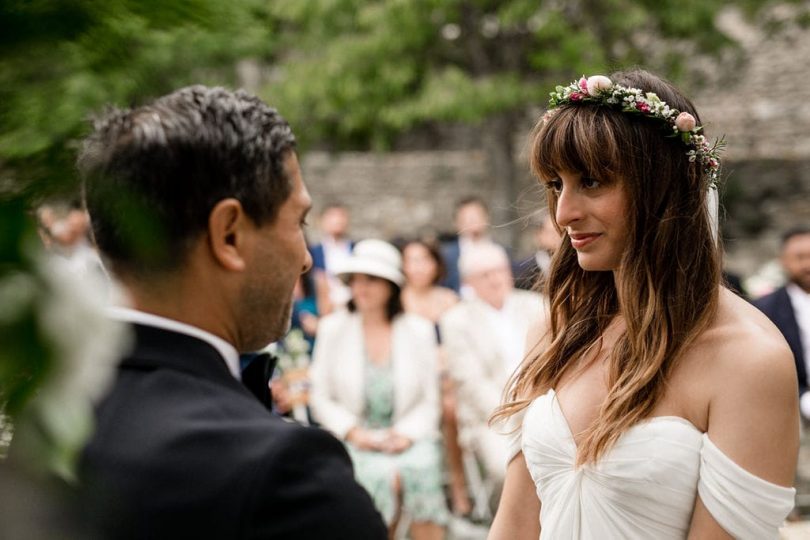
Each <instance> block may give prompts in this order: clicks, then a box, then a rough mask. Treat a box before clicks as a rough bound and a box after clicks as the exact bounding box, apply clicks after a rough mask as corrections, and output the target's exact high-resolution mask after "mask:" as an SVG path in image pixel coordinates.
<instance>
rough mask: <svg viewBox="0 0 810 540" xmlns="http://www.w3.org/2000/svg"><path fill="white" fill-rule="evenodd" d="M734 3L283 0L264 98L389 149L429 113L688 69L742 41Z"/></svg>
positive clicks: (310, 125)
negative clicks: (584, 80)
mask: <svg viewBox="0 0 810 540" xmlns="http://www.w3.org/2000/svg"><path fill="white" fill-rule="evenodd" d="M727 4H728V2H726V1H724V0H579V1H574V2H556V1H545V2H537V1H536V0H498V1H496V0H409V1H405V0H389V1H378V0H307V1H301V0H280V1H278V2H276V3H274V5H273V8H272V13H273V16H274V17H275V18H277V19H278V20H279V21H280V24H279V32H280V34H279V36H278V37H279V40H280V44H281V48H282V49H283V50H284V51H286V52H285V54H283V55H281V56H280V57H279V61H278V63H277V76H276V77H274V79H273V81H272V82H271V83H270V84H268V85H267V86H266V88H265V89H264V91H263V95H264V97H265V98H266V99H267V100H268V101H270V102H271V103H273V104H274V105H277V106H278V107H279V108H280V109H281V110H282V111H284V114H285V115H286V116H287V117H288V118H289V119H290V120H291V122H292V123H293V125H294V126H305V129H301V128H299V129H298V132H299V136H301V137H302V138H303V139H304V141H305V142H320V143H322V144H323V143H327V144H329V145H331V146H333V147H336V148H341V147H350V148H363V147H372V148H386V147H388V146H389V145H390V144H391V142H392V141H393V139H394V138H395V136H396V135H397V134H398V133H401V132H403V131H406V130H408V129H410V128H412V127H414V126H416V125H419V124H424V123H428V122H444V121H463V122H478V121H481V120H482V119H486V118H488V117H491V116H493V115H497V114H499V113H509V112H511V111H516V110H521V109H523V108H525V107H526V106H527V105H543V104H544V102H545V99H544V97H543V96H545V95H546V93H547V91H548V89H549V88H550V82H551V81H556V82H559V81H568V80H571V79H573V78H574V77H576V76H577V75H581V74H583V73H589V74H590V73H598V72H602V73H604V72H609V71H611V70H612V69H614V68H617V67H622V66H629V65H642V66H644V67H648V68H650V69H654V70H656V71H659V72H662V73H663V74H664V75H668V76H670V77H675V78H677V77H678V76H679V75H681V74H682V73H683V72H684V71H685V64H686V63H687V62H689V61H690V60H692V55H685V54H674V53H668V52H667V51H668V50H670V48H671V50H673V51H682V50H683V47H682V46H681V45H683V44H691V45H693V49H695V50H698V51H700V52H701V53H705V54H712V53H715V52H718V51H719V50H721V49H722V48H724V47H727V46H729V45H730V42H729V40H728V39H727V38H726V37H725V35H724V34H722V33H720V32H718V31H717V29H716V28H715V23H714V21H715V18H716V15H717V13H718V11H719V10H720V9H721V8H722V7H723V6H725V5H727ZM751 9H753V8H751Z"/></svg>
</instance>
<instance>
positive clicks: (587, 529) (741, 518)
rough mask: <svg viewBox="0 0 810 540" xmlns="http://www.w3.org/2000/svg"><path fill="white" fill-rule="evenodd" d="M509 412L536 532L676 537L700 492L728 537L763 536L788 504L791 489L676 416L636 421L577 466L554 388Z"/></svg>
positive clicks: (585, 539)
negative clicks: (530, 485)
mask: <svg viewBox="0 0 810 540" xmlns="http://www.w3.org/2000/svg"><path fill="white" fill-rule="evenodd" d="M513 418H514V421H516V422H517V423H518V425H519V426H520V428H519V429H518V430H517V431H515V432H513V434H512V436H511V452H510V459H511V457H513V456H514V455H515V454H517V452H518V451H520V450H522V451H523V456H524V459H525V461H526V465H527V467H528V469H529V474H530V475H531V477H532V479H533V480H534V483H535V486H536V487H537V496H538V497H539V498H540V501H541V510H540V524H541V534H540V536H541V538H543V539H546V538H549V539H560V538H564V539H569V538H570V539H580V540H592V539H593V540H596V539H598V540H610V539H624V540H627V539H648V538H655V539H668V538H672V539H675V538H677V539H683V538H686V536H687V534H688V531H689V525H690V522H691V517H692V510H693V509H694V506H695V497H696V496H697V495H698V494H699V495H700V498H701V500H702V501H703V504H704V505H705V506H706V508H707V509H708V510H709V512H710V513H711V514H712V516H713V517H714V518H715V520H717V522H718V523H719V524H720V525H721V526H722V527H723V528H724V529H725V530H726V531H728V532H729V534H731V535H733V536H734V537H735V538H741V539H765V538H768V539H770V538H777V536H778V528H779V527H780V526H781V525H782V522H783V521H784V519H785V517H786V516H787V514H788V513H789V512H790V510H791V509H792V508H793V502H794V495H795V490H794V489H792V488H786V487H782V486H778V485H775V484H772V483H770V482H767V481H765V480H763V479H761V478H759V477H756V476H754V475H752V474H751V473H749V472H747V471H745V470H744V469H742V468H741V467H740V466H739V465H737V464H736V463H734V462H733V461H732V460H731V459H730V458H729V457H728V456H726V455H725V454H723V453H722V452H721V451H720V450H719V449H718V448H717V447H716V446H715V445H714V443H712V441H711V440H710V439H709V437H708V435H706V434H704V433H702V432H700V431H699V430H698V429H697V428H696V427H695V426H694V425H692V424H691V423H690V422H689V421H687V420H685V419H683V418H679V417H675V416H662V417H656V418H651V419H649V420H646V421H644V422H641V423H639V424H636V425H634V426H633V427H631V428H630V429H629V430H628V431H627V432H625V433H624V434H623V435H622V437H621V438H620V439H619V441H618V442H617V444H616V445H615V446H614V447H612V448H611V449H610V450H608V452H607V453H606V454H605V455H604V456H603V457H602V458H601V459H600V460H599V461H598V462H597V463H596V464H595V465H584V466H581V467H578V468H577V467H576V466H575V460H576V444H575V443H574V438H573V436H572V435H571V430H570V429H569V426H568V423H567V422H566V419H565V416H564V415H563V412H562V410H561V409H560V405H559V403H558V401H557V396H556V394H555V393H554V391H553V390H549V392H548V393H546V394H544V395H542V396H540V397H538V398H537V399H535V400H534V401H533V402H532V404H531V405H529V407H527V408H526V409H525V410H524V411H523V413H521V415H520V416H519V417H518V416H517V415H516V416H515V417H513Z"/></svg>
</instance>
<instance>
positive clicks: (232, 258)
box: [208, 198, 256, 272]
mask: <svg viewBox="0 0 810 540" xmlns="http://www.w3.org/2000/svg"><path fill="white" fill-rule="evenodd" d="M255 229H256V225H255V224H254V223H253V220H251V219H250V217H249V216H248V215H247V214H246V213H245V209H244V208H243V207H242V203H241V202H239V201H238V200H237V199H234V198H228V199H223V200H221V201H219V202H218V203H217V204H216V205H215V206H214V208H213V209H212V210H211V213H210V214H209V215H208V248H209V251H210V253H211V256H212V258H213V259H214V261H216V263H217V264H218V265H219V266H220V267H222V268H223V269H225V270H228V271H231V272H242V271H244V269H245V266H246V262H247V259H248V258H249V252H250V250H251V249H252V241H253V237H254V235H253V234H252V233H253V232H254V231H255Z"/></svg>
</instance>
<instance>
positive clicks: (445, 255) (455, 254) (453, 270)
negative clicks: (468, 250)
mask: <svg viewBox="0 0 810 540" xmlns="http://www.w3.org/2000/svg"><path fill="white" fill-rule="evenodd" d="M441 252H442V259H443V260H444V266H445V272H446V273H445V276H444V280H442V285H443V286H445V287H447V288H448V289H453V290H454V291H456V292H458V291H459V289H461V276H460V275H459V272H458V258H459V257H460V256H461V246H460V245H459V243H458V238H455V239H453V240H450V241H448V242H445V243H443V244H442V246H441Z"/></svg>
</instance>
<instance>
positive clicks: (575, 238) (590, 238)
mask: <svg viewBox="0 0 810 540" xmlns="http://www.w3.org/2000/svg"><path fill="white" fill-rule="evenodd" d="M600 236H602V234H601V233H570V234H569V235H568V237H569V238H571V245H572V246H573V248H574V249H582V248H584V247H585V246H587V245H588V244H590V243H592V242H594V241H595V240H596V239H598V238H599V237H600Z"/></svg>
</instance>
